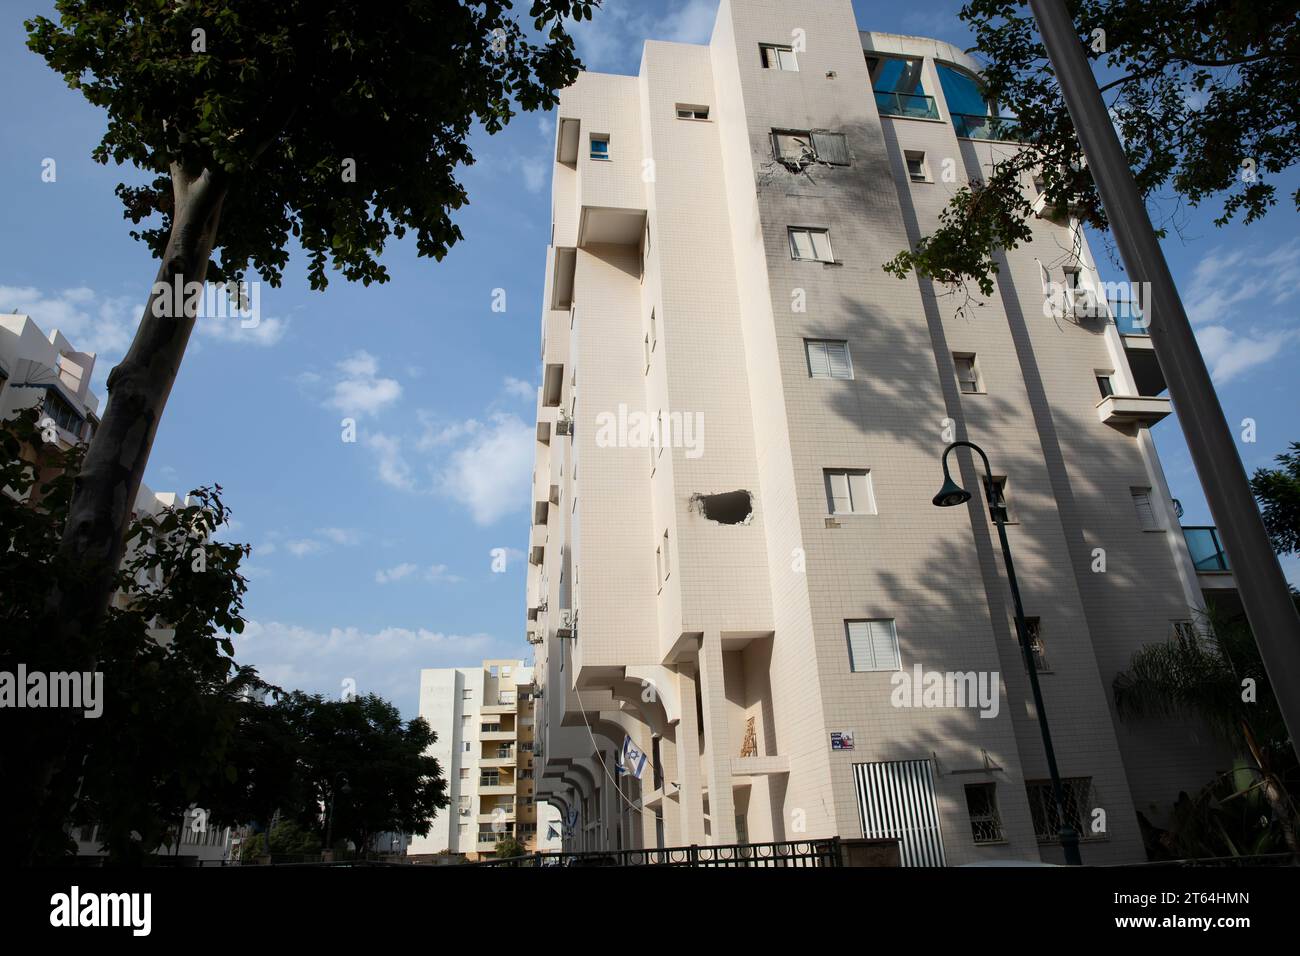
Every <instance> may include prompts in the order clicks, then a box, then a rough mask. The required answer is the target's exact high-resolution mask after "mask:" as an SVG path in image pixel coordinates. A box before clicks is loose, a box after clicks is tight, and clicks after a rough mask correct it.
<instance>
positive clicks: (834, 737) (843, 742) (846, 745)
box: [831, 730, 853, 750]
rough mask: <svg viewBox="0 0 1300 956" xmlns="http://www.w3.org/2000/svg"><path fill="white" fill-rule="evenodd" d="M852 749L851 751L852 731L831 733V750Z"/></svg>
mask: <svg viewBox="0 0 1300 956" xmlns="http://www.w3.org/2000/svg"><path fill="white" fill-rule="evenodd" d="M852 749H853V731H851V730H832V731H831V750H852Z"/></svg>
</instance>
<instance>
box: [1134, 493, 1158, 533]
mask: <svg viewBox="0 0 1300 956" xmlns="http://www.w3.org/2000/svg"><path fill="white" fill-rule="evenodd" d="M1129 494H1130V495H1132V497H1133V510H1134V511H1136V512H1137V518H1138V527H1140V528H1141V529H1142V530H1143V531H1160V530H1162V529H1161V527H1160V520H1159V519H1158V518H1157V517H1156V509H1155V503H1154V502H1153V501H1152V500H1151V489H1150V488H1130V489H1129Z"/></svg>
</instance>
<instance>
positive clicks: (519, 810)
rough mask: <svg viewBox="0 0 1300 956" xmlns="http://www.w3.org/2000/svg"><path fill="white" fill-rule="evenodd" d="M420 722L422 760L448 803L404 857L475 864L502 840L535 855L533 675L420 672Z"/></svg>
mask: <svg viewBox="0 0 1300 956" xmlns="http://www.w3.org/2000/svg"><path fill="white" fill-rule="evenodd" d="M420 716H421V717H423V718H424V719H425V720H426V721H427V722H428V724H429V726H430V727H431V728H432V729H433V731H434V733H436V734H437V735H438V736H437V740H436V741H435V742H434V744H433V746H432V747H431V748H430V750H429V753H430V755H431V756H434V757H437V758H438V763H439V765H440V766H441V768H442V772H443V775H444V776H445V777H446V778H447V797H448V799H449V801H450V803H449V804H448V807H447V809H446V810H445V811H442V812H439V813H438V814H437V815H436V816H435V817H434V819H433V822H432V828H431V829H430V830H429V833H428V834H427V835H426V836H414V837H412V838H411V842H410V844H409V845H408V846H407V848H406V852H407V854H408V855H409V856H413V857H421V856H428V855H431V854H437V853H460V854H464V855H465V856H466V857H467V858H469V859H477V858H479V856H481V855H483V854H489V855H490V854H492V853H494V852H495V850H496V844H497V842H498V841H499V840H501V839H503V838H505V837H508V836H512V837H514V838H515V839H516V840H517V841H518V842H519V843H520V844H522V845H523V846H524V847H526V848H527V849H529V850H533V849H535V848H536V847H537V837H538V808H537V806H536V805H535V803H534V786H533V771H534V766H533V739H534V738H533V669H532V668H531V667H529V666H527V665H526V664H525V663H524V662H523V661H513V660H490V661H484V662H483V666H482V667H444V668H431V669H427V670H422V671H421V672H420ZM543 819H544V820H545V821H547V822H550V821H551V816H550V815H548V814H545V813H544V814H543ZM544 838H545V832H543V839H544Z"/></svg>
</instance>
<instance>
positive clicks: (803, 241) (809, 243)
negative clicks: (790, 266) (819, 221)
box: [790, 226, 835, 262]
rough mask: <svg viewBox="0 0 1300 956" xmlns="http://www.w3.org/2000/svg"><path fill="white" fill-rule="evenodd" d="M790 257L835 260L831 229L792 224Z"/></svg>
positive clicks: (822, 260)
mask: <svg viewBox="0 0 1300 956" xmlns="http://www.w3.org/2000/svg"><path fill="white" fill-rule="evenodd" d="M790 258H792V259H811V260H813V261H815V262H834V261H835V257H834V256H833V255H832V254H831V234H830V230H829V229H809V228H805V227H802V226H791V227H790Z"/></svg>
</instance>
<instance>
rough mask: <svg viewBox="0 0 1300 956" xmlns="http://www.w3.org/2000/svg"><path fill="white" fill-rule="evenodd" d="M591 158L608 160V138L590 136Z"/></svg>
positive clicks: (597, 135) (599, 135) (603, 135)
mask: <svg viewBox="0 0 1300 956" xmlns="http://www.w3.org/2000/svg"><path fill="white" fill-rule="evenodd" d="M591 158H592V159H599V160H607V159H609V136H607V135H605V134H597V133H592V134H591Z"/></svg>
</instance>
